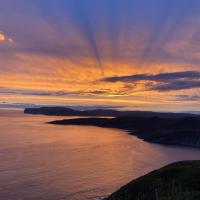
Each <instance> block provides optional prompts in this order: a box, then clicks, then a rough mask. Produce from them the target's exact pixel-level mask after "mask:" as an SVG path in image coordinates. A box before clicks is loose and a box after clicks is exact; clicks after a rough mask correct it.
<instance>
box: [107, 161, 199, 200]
mask: <svg viewBox="0 0 200 200" xmlns="http://www.w3.org/2000/svg"><path fill="white" fill-rule="evenodd" d="M197 199H200V161H184V162H178V163H174V164H171V165H168V166H166V167H163V168H161V169H159V170H155V171H153V172H151V173H149V174H147V175H145V176H142V177H140V178H138V179H136V180H134V181H132V182H130V183H128V184H127V185H125V186H123V187H122V188H121V189H119V190H118V191H116V192H114V193H113V194H111V195H110V196H109V197H107V198H106V199H105V200H197Z"/></svg>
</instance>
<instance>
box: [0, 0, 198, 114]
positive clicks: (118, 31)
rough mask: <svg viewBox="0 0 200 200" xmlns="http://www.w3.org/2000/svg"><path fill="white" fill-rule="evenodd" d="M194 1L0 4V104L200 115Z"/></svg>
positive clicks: (0, 0) (23, 0) (26, 0)
mask: <svg viewBox="0 0 200 200" xmlns="http://www.w3.org/2000/svg"><path fill="white" fill-rule="evenodd" d="M199 18H200V1H199V0H173V1H169V0H6V1H4V0H0V104H16V103H24V104H42V105H44V104H45V105H72V104H75V105H87V106H88V105H99V106H101V105H102V106H122V107H126V108H129V109H134V110H162V111H200V67H199V63H200V20H199Z"/></svg>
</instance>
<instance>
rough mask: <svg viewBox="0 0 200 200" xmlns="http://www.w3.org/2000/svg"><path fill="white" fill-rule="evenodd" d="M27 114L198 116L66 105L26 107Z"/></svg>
mask: <svg viewBox="0 0 200 200" xmlns="http://www.w3.org/2000/svg"><path fill="white" fill-rule="evenodd" d="M24 113H25V114H34V115H37V114H42V115H52V116H96V117H97V116H105V117H120V116H132V117H163V118H179V117H192V116H198V115H195V114H189V113H161V112H150V111H118V110H112V109H95V110H85V111H80V110H74V109H71V108H66V107H41V108H25V110H24Z"/></svg>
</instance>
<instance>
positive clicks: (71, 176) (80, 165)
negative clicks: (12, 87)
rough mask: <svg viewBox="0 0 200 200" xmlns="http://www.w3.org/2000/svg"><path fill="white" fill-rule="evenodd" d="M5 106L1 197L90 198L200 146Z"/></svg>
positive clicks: (0, 117) (1, 113)
mask: <svg viewBox="0 0 200 200" xmlns="http://www.w3.org/2000/svg"><path fill="white" fill-rule="evenodd" d="M59 118H60V119H62V118H61V117H49V116H31V115H24V114H23V112H22V111H21V110H0V199H1V200H87V199H93V200H94V199H98V197H99V196H104V195H108V194H110V193H111V192H113V191H115V190H116V189H118V188H119V187H120V186H122V185H124V184H125V183H127V182H129V181H130V180H132V179H134V178H136V177H138V176H141V175H143V174H145V173H147V172H149V171H151V170H154V169H156V168H159V167H161V166H163V165H166V164H168V163H171V162H174V161H178V160H188V159H200V150H198V149H192V148H180V147H167V146H162V145H155V144H150V143H146V142H144V141H142V140H140V139H138V138H136V137H134V136H131V135H128V134H127V133H126V132H125V131H121V130H116V129H106V128H97V127H89V126H88V127H83V126H56V125H49V124H45V122H47V121H50V120H55V119H59Z"/></svg>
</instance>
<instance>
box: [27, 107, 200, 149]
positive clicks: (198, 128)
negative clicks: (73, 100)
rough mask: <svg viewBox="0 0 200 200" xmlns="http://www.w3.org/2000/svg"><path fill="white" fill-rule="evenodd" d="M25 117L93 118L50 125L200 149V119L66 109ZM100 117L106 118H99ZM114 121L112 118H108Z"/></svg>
mask: <svg viewBox="0 0 200 200" xmlns="http://www.w3.org/2000/svg"><path fill="white" fill-rule="evenodd" d="M24 113H26V114H44V115H56V116H90V117H86V118H78V119H64V120H57V121H52V122H49V123H50V124H57V125H87V126H99V127H105V128H118V129H123V130H126V131H128V132H129V133H130V134H132V135H135V136H137V137H139V138H141V139H143V140H145V141H148V142H153V143H159V144H168V145H182V146H190V147H200V115H195V114H188V113H158V112H148V111H116V110H102V109H98V110H85V111H79V110H73V109H71V108H65V107H41V108H26V109H25V110H24ZM99 116H105V117H101V118H99ZM106 117H112V118H106Z"/></svg>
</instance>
